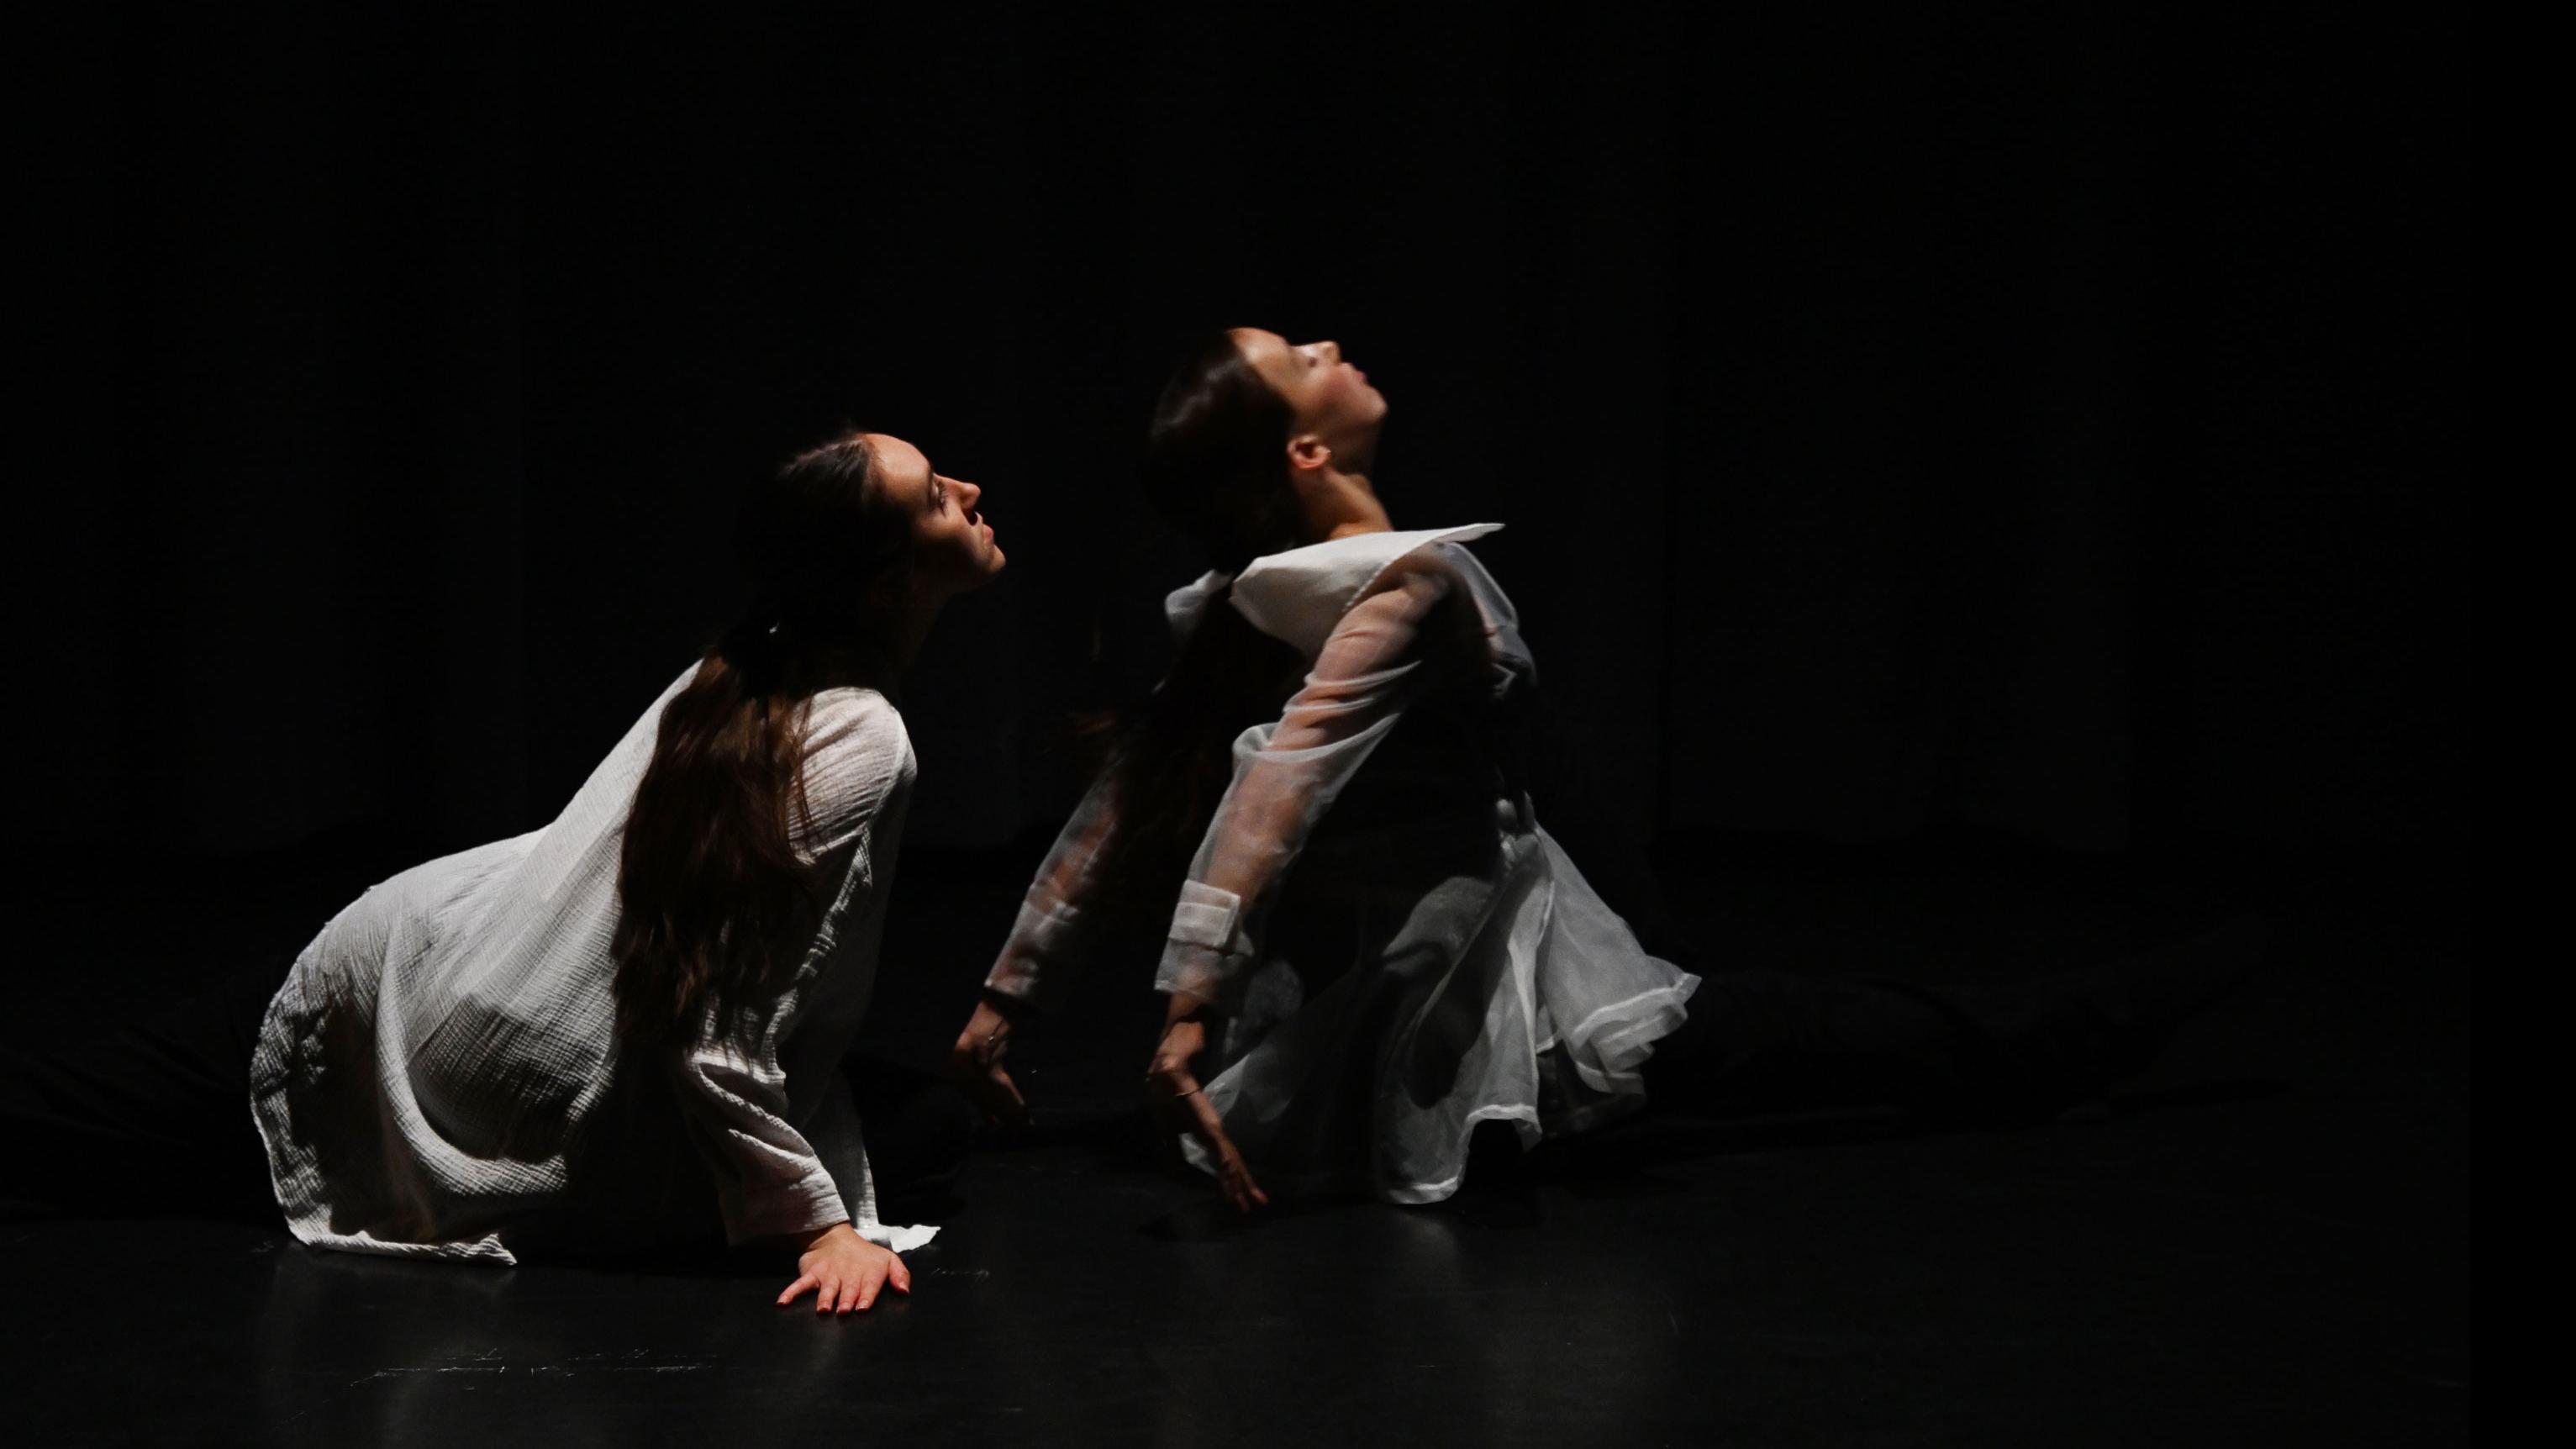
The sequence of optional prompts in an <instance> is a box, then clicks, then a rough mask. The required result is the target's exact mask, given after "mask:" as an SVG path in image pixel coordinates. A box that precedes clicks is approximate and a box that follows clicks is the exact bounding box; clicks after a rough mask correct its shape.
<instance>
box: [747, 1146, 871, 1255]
mask: <svg viewBox="0 0 2576 1449" xmlns="http://www.w3.org/2000/svg"><path fill="white" fill-rule="evenodd" d="M723 1206H724V1209H725V1215H724V1216H725V1242H726V1243H727V1244H728V1245H730V1246H736V1247H739V1246H740V1245H742V1244H744V1243H747V1242H750V1241H752V1240H753V1239H755V1238H783V1237H792V1236H795V1235H797V1234H804V1233H819V1232H821V1231H822V1230H823V1229H825V1228H827V1227H830V1226H831V1225H832V1224H834V1223H837V1222H843V1221H846V1220H848V1218H849V1217H850V1211H849V1208H848V1206H847V1205H846V1204H844V1203H843V1202H842V1200H841V1188H840V1185H839V1184H838V1183H835V1182H834V1181H832V1174H831V1173H829V1172H827V1171H825V1170H824V1168H823V1165H822V1164H821V1163H820V1162H817V1163H816V1164H815V1165H814V1170H813V1171H811V1172H808V1173H806V1174H805V1175H804V1176H803V1177H801V1178H798V1179H797V1180H795V1181H793V1182H788V1183H781V1184H779V1185H777V1186H775V1187H764V1188H763V1189H762V1190H761V1191H760V1192H759V1193H758V1194H756V1195H750V1196H743V1197H735V1196H733V1195H731V1194H727V1195H726V1198H725V1201H724V1203H723Z"/></svg>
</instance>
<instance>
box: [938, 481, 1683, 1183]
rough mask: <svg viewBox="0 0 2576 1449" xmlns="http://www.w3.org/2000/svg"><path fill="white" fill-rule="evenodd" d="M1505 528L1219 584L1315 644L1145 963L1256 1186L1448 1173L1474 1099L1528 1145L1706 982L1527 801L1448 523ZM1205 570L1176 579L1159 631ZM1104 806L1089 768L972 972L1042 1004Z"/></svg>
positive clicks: (1078, 904)
mask: <svg viewBox="0 0 2576 1449" xmlns="http://www.w3.org/2000/svg"><path fill="white" fill-rule="evenodd" d="M1498 526H1499V525H1494V524H1481V525H1475V526H1471V527H1466V528H1455V529H1446V530H1432V531H1424V532H1413V533H1372V534H1362V535H1358V536H1355V537H1350V538H1344V539H1337V540H1333V541H1330V542H1326V543H1320V544H1315V545H1311V546H1309V547H1305V548H1299V549H1292V550H1289V551H1287V552H1284V553H1278V554H1272V555H1268V556H1266V557H1263V558H1260V559H1257V560H1255V561H1254V562H1253V563H1252V564H1251V565H1250V566H1249V567H1248V568H1246V569H1245V570H1244V572H1243V574H1242V575H1241V576H1240V577H1239V578H1237V579H1235V580H1234V581H1233V588H1232V591H1231V594H1230V595H1229V596H1228V597H1229V601H1230V604H1231V606H1232V607H1233V608H1235V609H1237V610H1239V611H1240V612H1241V613H1242V614H1243V616H1244V617H1245V618H1246V619H1247V620H1249V621H1250V622H1251V623H1252V624H1253V626H1254V627H1256V628H1258V629H1260V630H1261V631H1262V632H1263V633H1266V634H1269V635H1271V636H1272V637H1274V638H1277V639H1279V640H1281V641H1283V642H1285V643H1287V644H1288V645H1290V646H1292V647H1293V648H1295V649H1296V650H1297V651H1298V652H1299V653H1300V654H1301V655H1303V656H1304V657H1305V658H1306V659H1307V660H1308V661H1309V663H1310V665H1311V669H1310V672H1309V673H1308V674H1307V675H1306V678H1305V682H1304V685H1303V687H1301V688H1300V689H1299V690H1298V691H1297V693H1296V694H1295V695H1294V696H1293V697H1292V698H1291V699H1290V700H1289V702H1288V705H1287V708H1286V710H1285V711H1284V712H1283V714H1282V715H1281V717H1280V719H1279V720H1278V721H1277V722H1276V723H1273V724H1265V725H1260V726H1256V727H1255V728H1252V729H1250V730H1247V731H1245V732H1244V733H1243V735H1242V736H1241V737H1240V738H1238V739H1237V740H1236V741H1235V747H1234V777H1233V781H1232V783H1231V784H1230V785H1229V787H1228V788H1227V791H1226V794H1225V796H1224V799H1223V800H1222V801H1221V802H1220V803H1219V805H1218V807H1217V810H1216V813H1215V816H1214V819H1213V820H1212V821H1211V823H1210V825H1209V827H1208V831H1207V835H1206V837H1205V838H1204V840H1203V841H1202V843H1201V845H1200V847H1199V850H1198V854H1197V857H1196V859H1195V860H1194V861H1193V862H1192V864H1191V867H1190V871H1189V875H1188V879H1187V880H1186V881H1185V882H1184V883H1183V884H1182V886H1181V891H1180V899H1179V903H1178V904H1177V906H1176V907H1175V909H1174V912H1173V919H1172V925H1171V930H1170V933H1169V940H1168V941H1167V943H1166V945H1165V949H1164V954H1163V959H1162V963H1161V967H1160V969H1159V971H1158V974H1157V977H1156V985H1157V986H1158V988H1160V989H1162V990H1164V991H1171V992H1180V993H1184V994H1187V995H1191V996H1195V997H1198V998H1200V999H1203V1000H1206V1001H1208V1002H1211V1003H1213V1004H1214V1005H1215V1006H1216V1007H1217V1008H1218V1009H1219V1010H1220V1011H1221V1012H1222V1013H1223V1015H1224V1019H1225V1028H1224V1031H1223V1033H1222V1037H1221V1040H1220V1041H1219V1043H1218V1046H1217V1048H1216V1055H1217V1058H1218V1069H1217V1070H1216V1071H1215V1072H1214V1074H1213V1075H1212V1076H1210V1077H1209V1078H1208V1080H1207V1082H1206V1088H1207V1093H1208V1098H1209V1100H1210V1101H1211V1102H1212V1103H1213V1104H1214V1105H1215V1106H1216V1108H1217V1110H1218V1111H1219V1112H1220V1113H1221V1114H1223V1117H1224V1120H1225V1123H1226V1131H1227V1134H1228V1135H1229V1136H1230V1137H1232V1138H1233V1139H1234V1141H1235V1143H1236V1145H1237V1146H1238V1147H1240V1148H1241V1149H1242V1150H1243V1152H1244V1155H1245V1158H1246V1160H1247V1163H1248V1164H1249V1165H1250V1167H1251V1169H1252V1171H1253V1175H1254V1177H1255V1178H1256V1180H1258V1181H1260V1182H1261V1183H1262V1184H1263V1185H1264V1186H1265V1187H1272V1188H1280V1189H1285V1190H1289V1191H1297V1192H1317V1191H1344V1190H1359V1191H1366V1192H1370V1193H1374V1194H1375V1195H1377V1196H1379V1197H1382V1198H1385V1199H1387V1200H1390V1201H1394V1202H1431V1201H1437V1200H1439V1199H1441V1198H1445V1197H1447V1196H1448V1195H1450V1194H1451V1193H1453V1192H1455V1191H1456V1190H1457V1187H1458V1182H1459V1178H1460V1176H1461V1175H1462V1172H1463V1170H1464V1164H1465V1159H1466V1148H1467V1139H1468V1134H1469V1132H1470V1130H1471V1129H1472V1128H1473V1127H1474V1126H1475V1124H1476V1123H1478V1122H1484V1121H1495V1120H1500V1121H1509V1122H1512V1123H1514V1124H1516V1126H1517V1128H1518V1130H1519V1134H1520V1136H1521V1138H1522V1140H1523V1142H1524V1143H1534V1142H1536V1141H1538V1140H1539V1139H1540V1138H1541V1137H1545V1136H1555V1135H1558V1134H1562V1133H1567V1132H1573V1131H1577V1130H1580V1129H1582V1128H1585V1127H1588V1126H1591V1125H1593V1124H1595V1123H1597V1122H1600V1121H1602V1120H1605V1119H1606V1118H1608V1117H1610V1116H1612V1115H1614V1114H1617V1113H1619V1112H1623V1111H1626V1110H1629V1109H1632V1108H1634V1107H1637V1106H1639V1105H1642V1103H1643V1101H1644V1088H1643V1085H1642V1083H1641V1081H1640V1078H1639V1073H1638V1068H1639V1066H1640V1065H1641V1064H1642V1063H1643V1062H1644V1061H1645V1059H1646V1058H1647V1056H1649V1055H1650V1054H1651V1053H1652V1051H1653V1043H1654V1042H1655V1041H1656V1040H1657V1039H1658V1038H1660V1037H1662V1036H1664V1035H1666V1034H1667V1033H1669V1032H1671V1031H1672V1030H1673V1029H1674V1028H1676V1027H1678V1026H1679V1025H1680V1024H1681V1022H1682V1019H1683V1012H1684V1006H1683V1003H1684V1002H1686V1001H1687V1000H1688V999H1689V997H1690V994H1691V992H1692V990H1693V989H1694V988H1695V987H1697V986H1698V984H1699V979H1698V978H1697V977H1695V976H1692V975H1690V974H1688V973H1686V972H1684V971H1682V970H1681V969H1680V968H1678V967H1676V966H1674V965H1672V964H1671V963H1670V962H1667V961H1663V960H1660V959H1658V958H1656V957H1653V956H1650V955H1648V954H1646V952H1645V951H1644V950H1643V949H1641V948H1640V947H1639V946H1638V944H1637V939H1636V937H1635V935H1634V934H1632V933H1631V932H1630V931H1629V930H1628V927H1627V925H1626V923H1625V922H1623V921H1621V920H1620V919H1619V917H1618V915H1617V914H1616V913H1615V912H1613V911H1612V910H1611V909H1610V908H1609V907H1608V906H1607V905H1606V904H1604V903H1603V902H1602V900H1601V898H1600V897H1599V896H1598V895H1596V894H1595V893H1594V892H1593V891H1592V889H1591V887H1590V886H1588V885H1586V884H1585V882H1584V879H1583V876H1582V874H1581V873H1580V872H1579V871H1577V870H1576V869H1575V867H1574V863H1573V862H1572V861H1571V860H1569V859H1567V858H1566V855H1565V852H1564V851H1563V850H1561V849H1559V848H1558V846H1557V844H1556V842H1555V841H1554V840H1553V839H1551V838H1550V837H1549V836H1548V834H1547V832H1546V831H1544V830H1542V829H1540V828H1539V825H1538V822H1537V820H1536V819H1535V818H1534V817H1533V815H1532V813H1531V811H1530V806H1529V800H1528V796H1527V794H1526V792H1525V790H1524V789H1523V788H1522V785H1521V780H1520V771H1519V751H1520V747H1521V744H1522V742H1523V738H1524V735H1525V732H1526V730H1525V718H1526V716H1525V714H1524V712H1523V710H1524V706H1525V705H1526V704H1527V702H1528V700H1529V697H1530V692H1531V690H1532V688H1533V686H1534V681H1535V670H1534V668H1533V665H1532V662H1531V659H1530V656H1529V651H1528V649H1527V648H1526V647H1525V646H1524V645H1523V644H1522V642H1521V638H1520V633H1519V630H1518V628H1517V627H1516V623H1515V616H1514V614H1513V611H1512V607H1511V603H1510V601H1509V600H1508V599H1506V598H1505V597H1504V596H1503V592H1502V589H1501V587H1500V586H1499V585H1497V584H1496V583H1495V582H1494V580H1493V578H1492V576H1491V575H1489V574H1488V573H1486V572H1485V570H1484V568H1483V567H1482V566H1481V565H1480V564H1478V563H1477V562H1476V559H1475V557H1474V556H1473V555H1472V554H1470V553H1468V552H1467V551H1466V550H1465V549H1464V548H1462V547H1460V545H1461V544H1462V543H1464V542H1465V541H1466V540H1469V539H1473V538H1477V537H1480V536H1482V535H1484V534H1486V533H1490V532H1492V531H1494V529H1495V528H1496V527H1498ZM1224 583H1225V580H1224V579H1223V578H1222V577H1221V576H1218V575H1210V576H1208V577H1206V578H1203V579H1201V580H1200V581H1199V582H1198V583H1196V584H1193V585H1191V586H1190V587H1188V588H1185V589H1182V590H1180V591H1178V592H1177V593H1175V594H1174V595H1173V596H1172V599H1171V602H1170V606H1169V608H1170V612H1171V615H1172V618H1173V622H1174V626H1175V628H1176V630H1178V631H1179V632H1181V633H1183V634H1186V633H1187V631H1188V630H1189V629H1190V628H1192V627H1193V626H1194V625H1195V623H1196V621H1197V619H1198V617H1199V611H1200V610H1201V609H1203V608H1204V607H1206V606H1207V602H1208V600H1209V599H1210V598H1212V597H1214V596H1215V595H1216V594H1217V592H1218V591H1219V590H1220V589H1222V588H1223V586H1224ZM1112 815H1113V806H1112V802H1111V799H1110V795H1109V787H1108V785H1107V783H1106V782H1105V781H1104V782H1103V783H1102V784H1100V785H1097V786H1095V787H1094V788H1093V790H1092V792H1091V794H1090V795H1089V797H1088V798H1086V799H1085V801H1084V802H1083V805H1082V807H1081V808H1080V809H1079V810H1078V811H1076V813H1075V815H1074V817H1073V819H1072V821H1071V822H1069V823H1068V824H1067V825H1066V827H1065V829H1064V832H1063V834H1062V835H1061V836H1060V837H1059V838H1058V840H1057V842H1056V846H1055V849H1054V850H1053V851H1052V852H1051V853H1050V855H1049V857H1048V859H1047V861H1046V863H1045V864H1044V865H1043V866H1042V867H1041V868H1040V870H1039V872H1038V877H1037V880H1036V882H1035V884H1034V885H1033V886H1032V887H1031V888H1030V891H1029V894H1028V897H1027V899H1026V901H1025V902H1024V904H1023V905H1022V907H1021V910H1020V914H1019V919H1018V922H1017V924H1016V926H1015V927H1014V929H1013V931H1012V934H1011V938H1010V940H1009V941H1008V942H1007V943H1006V944H1005V945H1004V947H1003V949H1002V952H1001V956H1000V958H999V959H998V960H997V961H996V962H995V964H994V967H993V970H992V973H991V975H990V977H989V978H988V980H987V983H986V984H987V985H988V986H990V987H991V988H992V989H993V990H996V991H999V992H1003V993H1005V994H1008V995H1011V996H1015V997H1018V998H1021V999H1023V1000H1026V1001H1029V1002H1030V1003H1032V1004H1033V1005H1037V1006H1040V1007H1044V1006H1045V1005H1047V1004H1048V1003H1049V1002H1050V1001H1051V1000H1053V999H1055V998H1058V997H1060V995H1061V994H1062V992H1063V991H1064V990H1065V989H1066V988H1067V986H1068V985H1069V984H1070V979H1071V977H1072V976H1073V975H1074V974H1075V972H1076V971H1077V970H1078V969H1079V968H1080V965H1081V963H1082V960H1083V957H1084V956H1085V954H1086V952H1087V950H1088V949H1089V946H1090V944H1091V937H1092V935H1093V932H1092V929H1091V928H1092V927H1093V926H1094V925H1095V924H1096V923H1097V921H1098V918H1099V912H1098V911H1097V910H1096V909H1094V908H1092V907H1090V906H1088V905H1086V899H1087V898H1088V897H1090V896H1091V894H1092V893H1093V891H1094V890H1095V888H1096V886H1097V882H1096V880H1095V879H1094V876H1093V873H1092V869H1091V867H1092V864H1093V862H1094V861H1095V859H1097V858H1099V853H1100V849H1101V846H1102V844H1103V842H1104V841H1106V840H1107V839H1109V837H1110V835H1111V833H1112V832H1113V831H1114V830H1115V829H1116V826H1117V822H1116V821H1115V820H1114V819H1113V818H1112ZM1187 1147H1188V1149H1189V1150H1190V1152H1191V1156H1192V1159H1193V1160H1194V1161H1196V1162H1198V1164H1199V1165H1200V1166H1201V1167H1202V1168H1211V1167H1212V1164H1211V1163H1210V1162H1209V1161H1208V1160H1207V1159H1206V1157H1205V1154H1204V1153H1202V1152H1199V1151H1198V1150H1197V1149H1196V1144H1195V1143H1191V1144H1187Z"/></svg>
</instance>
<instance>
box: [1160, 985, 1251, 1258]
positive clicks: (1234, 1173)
mask: <svg viewBox="0 0 2576 1449" xmlns="http://www.w3.org/2000/svg"><path fill="white" fill-rule="evenodd" d="M1206 1046H1207V1027H1206V1026H1205V1025H1204V1024H1203V1023H1201V1022H1199V1021H1198V1020H1196V1019H1194V1018H1181V1019H1176V1020H1174V1021H1173V1022H1172V1023H1171V1025H1169V1026H1167V1027H1165V1028H1164V1029H1163V1043H1162V1045H1161V1046H1159V1047H1157V1048H1155V1050H1154V1063H1153V1065H1152V1066H1151V1067H1150V1068H1148V1069H1147V1070H1146V1073H1145V1096H1146V1098H1147V1101H1148V1104H1149V1106H1150V1108H1151V1110H1152V1111H1153V1113H1154V1116H1155V1119H1156V1121H1157V1122H1158V1123H1159V1124H1160V1125H1161V1126H1162V1128H1163V1130H1164V1131H1166V1132H1171V1133H1174V1134H1176V1135H1177V1134H1179V1133H1183V1132H1186V1133H1189V1134H1190V1135H1191V1136H1193V1137H1196V1138H1197V1139H1198V1140H1199V1145H1200V1146H1202V1147H1204V1148H1206V1149H1207V1151H1208V1155H1209V1156H1211V1157H1213V1158H1215V1159H1216V1164H1217V1174H1216V1181H1217V1190H1218V1191H1220V1192H1222V1193H1224V1194H1225V1200H1226V1201H1227V1202H1228V1203H1231V1204H1232V1205H1233V1206H1234V1210H1235V1211H1236V1212H1240V1213H1248V1212H1250V1211H1252V1210H1253V1208H1254V1207H1255V1206H1262V1205H1267V1204H1268V1203H1269V1201H1270V1195H1269V1194H1268V1193H1265V1192H1263V1191H1262V1190H1261V1185H1260V1184H1259V1183H1256V1182H1254V1181H1253V1180H1252V1171H1251V1169H1250V1168H1247V1167H1245V1166H1244V1165H1243V1154H1242V1153H1241V1152H1238V1151H1236V1150H1235V1146H1234V1141H1233V1139H1232V1138H1229V1137H1227V1136H1226V1135H1225V1119H1223V1118H1222V1117H1220V1116H1218V1115H1217V1110H1216V1104H1215V1103H1213V1102H1210V1101H1209V1100H1208V1099H1207V1092H1206V1091H1205V1090H1204V1089H1202V1088H1201V1087H1200V1086H1199V1079H1198V1078H1197V1077H1195V1076H1193V1075H1191V1073H1190V1063H1191V1062H1193V1061H1195V1060H1197V1058H1198V1054H1199V1053H1200V1052H1201V1051H1202V1050H1204V1049H1205V1048H1206Z"/></svg>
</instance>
